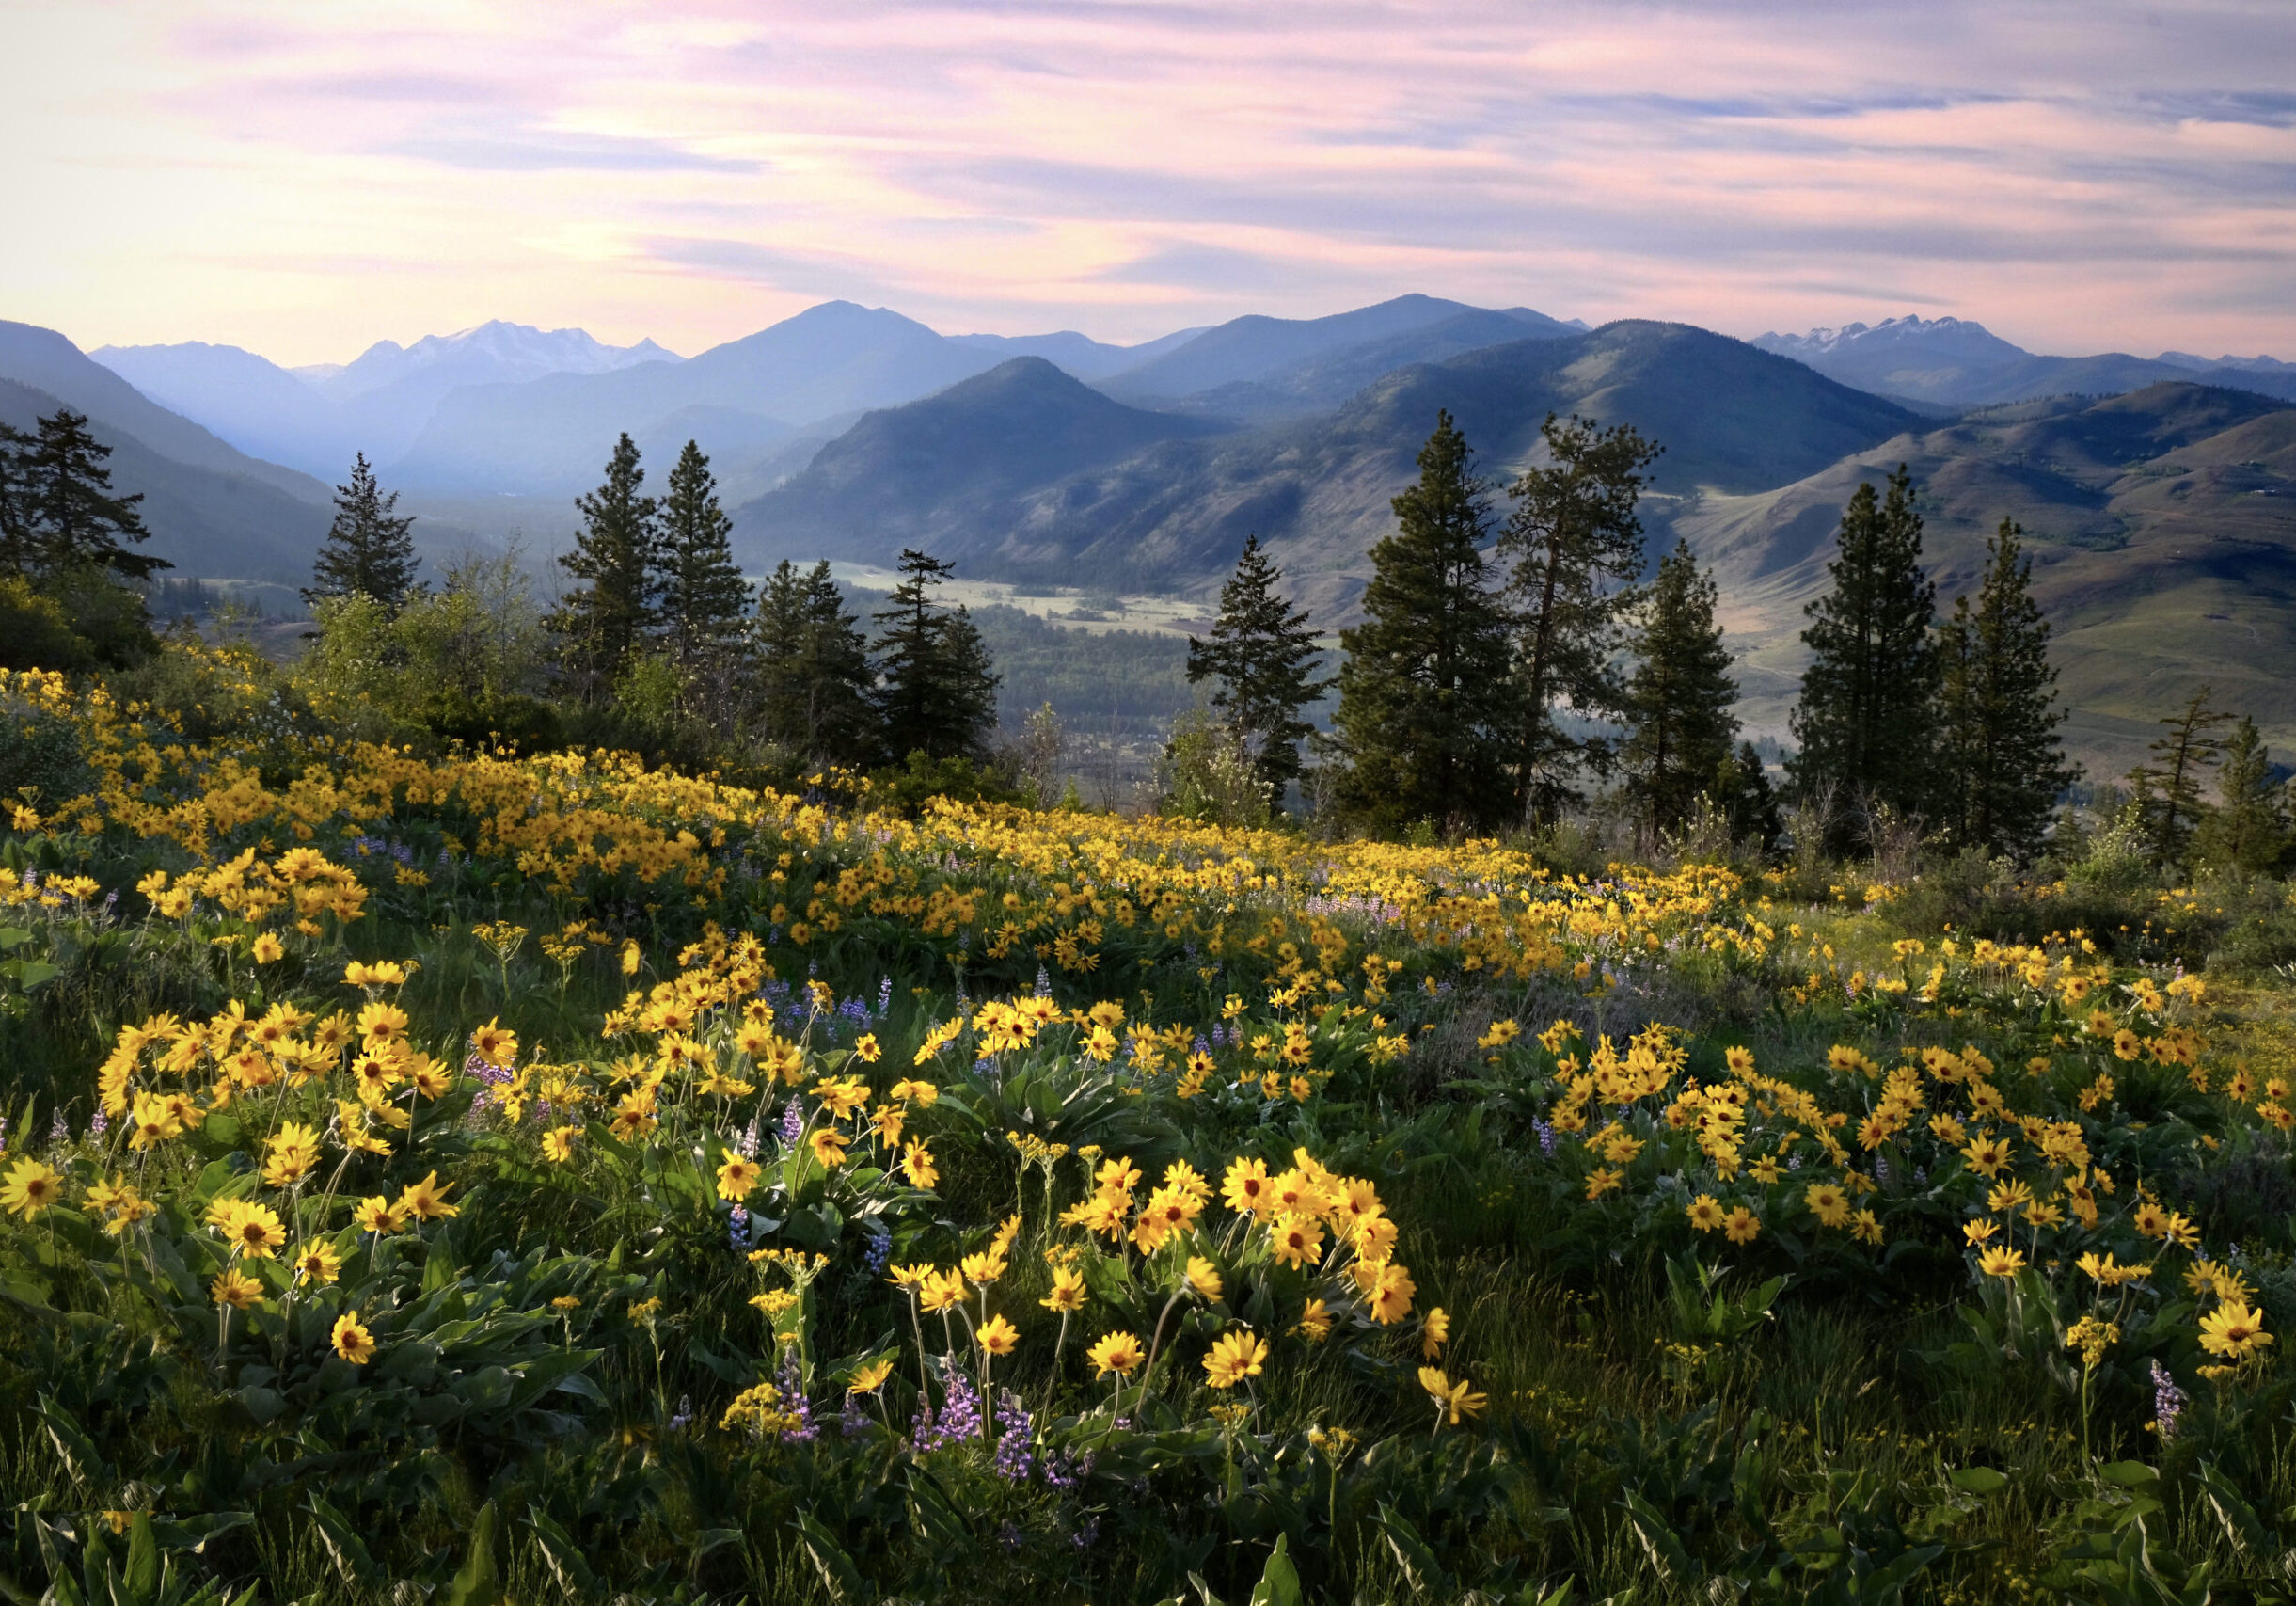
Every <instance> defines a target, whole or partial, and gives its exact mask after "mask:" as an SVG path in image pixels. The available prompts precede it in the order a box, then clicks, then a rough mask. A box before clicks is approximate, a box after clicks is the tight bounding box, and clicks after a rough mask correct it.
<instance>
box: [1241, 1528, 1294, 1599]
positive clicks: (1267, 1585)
mask: <svg viewBox="0 0 2296 1606" xmlns="http://www.w3.org/2000/svg"><path fill="white" fill-rule="evenodd" d="M1290 1542H1291V1535H1290V1534H1277V1535H1275V1553H1274V1554H1273V1555H1271V1556H1269V1557H1268V1565H1267V1567H1266V1569H1265V1570H1264V1571H1262V1572H1261V1573H1260V1575H1259V1588H1257V1589H1255V1590H1253V1591H1252V1598H1251V1602H1250V1606H1301V1600H1300V1575H1299V1569H1298V1568H1297V1567H1295V1566H1292V1565H1291V1556H1289V1555H1288V1554H1286V1553H1285V1551H1286V1550H1287V1548H1288V1546H1289V1545H1290Z"/></svg>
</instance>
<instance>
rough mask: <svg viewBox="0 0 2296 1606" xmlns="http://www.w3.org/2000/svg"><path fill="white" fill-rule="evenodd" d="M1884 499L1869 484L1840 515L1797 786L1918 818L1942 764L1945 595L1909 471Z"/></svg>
mask: <svg viewBox="0 0 2296 1606" xmlns="http://www.w3.org/2000/svg"><path fill="white" fill-rule="evenodd" d="M1889 486H1890V488H1889V494H1888V497H1887V498H1886V500H1885V499H1884V498H1883V497H1881V496H1879V495H1877V494H1876V492H1875V490H1874V487H1873V485H1872V484H1871V483H1870V482H1869V483H1867V484H1864V485H1860V486H1859V487H1858V489H1857V492H1856V494H1855V495H1853V496H1852V497H1851V498H1850V499H1849V506H1848V507H1847V508H1846V509H1845V511H1844V512H1843V515H1842V529H1841V533H1840V549H1839V550H1838V551H1837V552H1836V554H1835V556H1834V558H1833V561H1832V562H1831V563H1829V564H1827V566H1826V572H1827V575H1828V576H1829V579H1830V580H1832V582H1833V585H1832V589H1830V590H1829V592H1827V594H1826V595H1825V596H1821V597H1819V598H1817V599H1816V600H1815V601H1813V602H1812V603H1811V604H1810V605H1809V607H1808V609H1807V610H1806V611H1805V612H1807V613H1808V615H1809V618H1810V628H1808V629H1806V630H1804V631H1803V632H1802V641H1803V643H1804V644H1806V645H1807V646H1808V647H1809V648H1810V649H1811V652H1812V655H1813V656H1812V658H1811V661H1810V667H1809V668H1808V669H1807V670H1805V671H1803V673H1802V683H1801V698H1800V701H1799V703H1798V704H1797V706H1796V708H1795V709H1794V712H1793V715H1792V719H1791V723H1792V726H1793V731H1794V736H1795V739H1796V740H1797V742H1798V743H1799V744H1800V749H1801V750H1800V751H1799V752H1798V753H1797V754H1796V755H1795V756H1794V758H1793V761H1792V765H1791V768H1792V771H1793V774H1794V782H1795V785H1796V787H1797V788H1798V789H1799V790H1800V791H1801V792H1802V794H1803V795H1804V796H1814V795H1816V794H1817V793H1819V792H1820V791H1822V790H1824V789H1825V788H1827V787H1836V788H1838V789H1839V790H1840V791H1841V792H1842V793H1843V794H1845V796H1846V797H1847V798H1849V799H1850V800H1852V801H1853V802H1855V803H1858V804H1860V805H1862V806H1865V807H1873V806H1877V805H1886V806H1887V807H1890V808H1892V809H1895V810H1897V811H1898V812H1899V813H1902V814H1920V813H1923V812H1924V811H1925V810H1926V809H1927V808H1928V807H1929V805H1930V799H1931V781H1932V769H1933V766H1934V764H1935V762H1936V756H1935V755H1936V747H1937V723H1938V710H1937V702H1938V654H1937V646H1936V644H1935V643H1934V642H1933V641H1932V640H1931V634H1930V626H1931V622H1932V620H1933V619H1934V617H1935V615H1936V612H1937V587H1936V586H1935V585H1933V584H1932V583H1931V582H1930V581H1929V580H1926V579H1924V577H1923V574H1922V567H1921V563H1922V519H1921V515H1920V514H1918V513H1917V512H1915V511H1914V505H1913V501H1914V499H1913V482H1912V480H1911V478H1910V477H1909V476H1908V474H1907V472H1906V469H1905V467H1904V465H1902V464H1901V465H1899V467H1898V470H1897V472H1896V473H1894V474H1892V475H1891V476H1890V482H1889Z"/></svg>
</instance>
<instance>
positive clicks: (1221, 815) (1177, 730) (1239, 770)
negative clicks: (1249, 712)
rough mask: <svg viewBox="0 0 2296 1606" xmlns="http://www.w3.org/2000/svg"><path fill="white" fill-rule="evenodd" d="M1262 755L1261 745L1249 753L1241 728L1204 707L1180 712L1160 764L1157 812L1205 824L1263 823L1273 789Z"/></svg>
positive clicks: (1272, 799)
mask: <svg viewBox="0 0 2296 1606" xmlns="http://www.w3.org/2000/svg"><path fill="white" fill-rule="evenodd" d="M1264 756H1265V753H1264V750H1262V752H1261V753H1260V754H1259V755H1255V754H1254V753H1253V752H1252V750H1251V747H1250V745H1249V743H1248V742H1247V740H1246V739H1245V738H1244V735H1243V732H1242V731H1240V730H1238V729H1236V728H1235V727H1234V726H1232V725H1230V724H1229V723H1227V721H1226V720H1223V719H1220V718H1218V717H1216V716H1214V715H1213V714H1211V712H1210V711H1208V710H1204V709H1196V710H1192V711H1190V712H1188V713H1184V714H1182V715H1180V718H1179V719H1178V720H1176V721H1174V722H1173V724H1172V739H1171V740H1170V741H1169V742H1167V743H1165V744H1164V758H1163V762H1162V763H1161V765H1160V766H1159V769H1158V780H1159V791H1160V793H1161V795H1160V797H1159V798H1158V800H1157V809H1158V811H1159V812H1160V813H1164V814H1168V815H1171V816H1173V817H1174V818H1176V819H1196V820H1202V821H1204V822H1205V823H1206V824H1209V825H1224V826H1240V827H1243V828H1246V829H1251V828H1257V827H1259V826H1262V825H1265V824H1266V823H1267V822H1268V817H1269V815H1270V813H1271V812H1272V810H1273V808H1274V804H1275V791H1274V790H1273V783H1271V782H1270V781H1269V780H1268V778H1267V768H1266V766H1265V765H1264V764H1262V763H1260V762H1259V761H1258V760H1259V758H1260V757H1264Z"/></svg>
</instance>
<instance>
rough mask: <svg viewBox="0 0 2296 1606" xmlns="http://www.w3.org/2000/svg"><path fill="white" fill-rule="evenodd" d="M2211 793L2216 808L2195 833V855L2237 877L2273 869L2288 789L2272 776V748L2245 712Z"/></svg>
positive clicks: (2282, 838) (2284, 843)
mask: <svg viewBox="0 0 2296 1606" xmlns="http://www.w3.org/2000/svg"><path fill="white" fill-rule="evenodd" d="M2216 791H2217V804H2216V807H2215V808H2214V809H2213V810H2212V811H2211V812H2210V813H2209V818H2208V819H2205V820H2203V821H2202V822H2201V825H2200V829H2199V831H2198V832H2197V833H2195V835H2194V837H2193V854H2194V856H2195V857H2197V858H2198V859H2199V860H2200V861H2201V862H2202V863H2203V864H2207V865H2212V866H2215V867H2219V868H2222V869H2228V870H2237V871H2239V872H2240V873H2241V874H2242V875H2264V874H2267V873H2269V872H2271V871H2272V870H2273V869H2276V868H2277V867H2279V865H2280V862H2281V861H2282V860H2283V859H2284V858H2286V857H2287V855H2288V836H2289V833H2288V796H2287V791H2286V788H2284V787H2281V786H2280V785H2279V784H2278V783H2276V782H2275V781H2274V780H2273V779H2272V750H2271V749H2270V748H2268V747H2266V746H2265V745H2264V738H2263V735H2262V733H2261V732H2259V731H2258V730H2257V729H2256V721H2254V720H2252V719H2249V718H2248V717H2247V716H2245V715H2242V716H2241V723H2239V724H2238V725H2236V726H2234V727H2233V732H2232V739H2231V740H2230V741H2228V742H2226V743H2225V762H2224V768H2223V770H2222V771H2219V773H2218V775H2217V777H2216Z"/></svg>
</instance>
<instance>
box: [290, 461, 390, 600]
mask: <svg viewBox="0 0 2296 1606" xmlns="http://www.w3.org/2000/svg"><path fill="white" fill-rule="evenodd" d="M398 508H399V493H398V492H397V491H392V492H390V493H389V494H388V495H385V494H384V492H383V490H382V488H381V487H380V486H378V485H376V484H375V483H374V470H373V469H371V468H369V467H368V465H367V454H366V453H364V452H362V453H359V454H358V460H357V461H356V462H355V463H353V464H352V465H351V483H350V484H349V485H337V486H336V487H335V521H334V523H332V524H330V525H328V526H327V534H326V543H325V545H324V546H322V547H321V548H320V549H319V556H318V558H317V559H316V560H315V561H314V562H313V563H312V564H311V583H310V585H309V588H307V589H306V590H305V591H304V593H303V600H304V601H306V602H321V601H325V600H326V599H327V598H330V597H336V596H366V597H372V599H373V600H374V601H376V602H378V603H380V604H381V605H382V607H383V612H384V614H385V615H386V616H387V617H396V616H397V614H398V612H399V605H400V603H401V602H402V601H403V600H404V598H405V596H406V595H407V594H408V593H409V592H411V591H413V590H414V589H415V541H414V537H413V536H412V535H411V534H409V533H408V532H410V531H411V530H413V529H414V527H415V520H414V517H412V516H411V515H408V516H404V517H402V516H401V515H400V513H399V511H398Z"/></svg>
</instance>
